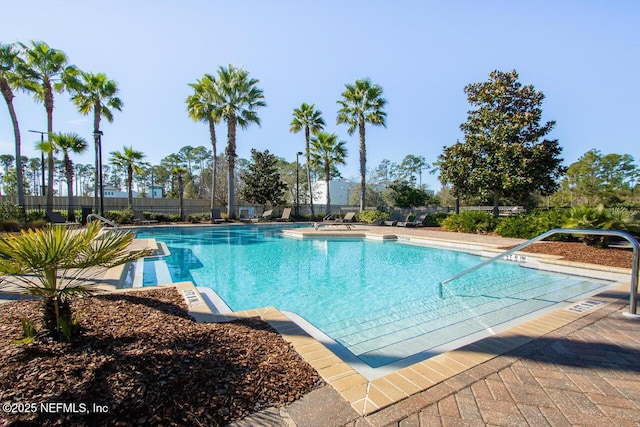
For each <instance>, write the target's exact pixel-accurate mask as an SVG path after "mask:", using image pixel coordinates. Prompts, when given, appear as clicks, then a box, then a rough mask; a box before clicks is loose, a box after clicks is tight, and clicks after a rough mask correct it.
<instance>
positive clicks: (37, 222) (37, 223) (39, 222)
mask: <svg viewBox="0 0 640 427" xmlns="http://www.w3.org/2000/svg"><path fill="white" fill-rule="evenodd" d="M48 224H49V223H48V222H47V220H46V219H42V218H39V219H34V220H31V221H27V224H26V227H25V228H27V229H29V228H30V229H32V230H36V229H38V228H44V227H46V226H47V225H48Z"/></svg>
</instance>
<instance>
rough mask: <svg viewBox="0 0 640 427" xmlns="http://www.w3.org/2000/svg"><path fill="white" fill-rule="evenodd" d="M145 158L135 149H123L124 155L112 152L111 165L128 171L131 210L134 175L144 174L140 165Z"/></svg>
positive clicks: (130, 207)
mask: <svg viewBox="0 0 640 427" xmlns="http://www.w3.org/2000/svg"><path fill="white" fill-rule="evenodd" d="M143 158H144V154H143V153H142V152H141V151H136V150H134V149H133V147H123V149H122V153H121V152H119V151H114V152H111V160H110V161H111V163H112V164H113V165H115V166H117V167H120V168H122V169H123V170H126V171H127V194H128V198H129V209H132V208H133V173H134V172H135V173H142V168H141V167H140V165H139V163H140V161H141V160H142V159H143Z"/></svg>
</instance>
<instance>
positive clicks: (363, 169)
mask: <svg viewBox="0 0 640 427" xmlns="http://www.w3.org/2000/svg"><path fill="white" fill-rule="evenodd" d="M358 130H359V132H360V212H362V211H364V207H365V194H366V187H365V183H366V173H367V147H366V145H365V142H364V116H363V115H360V116H359V117H358Z"/></svg>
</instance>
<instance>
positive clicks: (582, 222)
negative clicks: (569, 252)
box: [563, 205, 640, 247]
mask: <svg viewBox="0 0 640 427" xmlns="http://www.w3.org/2000/svg"><path fill="white" fill-rule="evenodd" d="M639 218H640V215H639V214H638V212H636V211H632V210H629V209H627V208H611V209H607V208H605V207H604V206H603V205H599V206H597V207H589V206H576V207H573V208H571V210H570V211H569V214H568V216H567V218H566V220H565V222H564V224H563V226H564V227H566V228H591V229H596V230H620V231H627V232H630V233H638V231H639V229H640V222H639ZM580 238H581V240H582V241H583V242H584V243H586V244H587V245H590V246H602V247H607V246H608V242H609V236H590V235H584V236H581V237H580Z"/></svg>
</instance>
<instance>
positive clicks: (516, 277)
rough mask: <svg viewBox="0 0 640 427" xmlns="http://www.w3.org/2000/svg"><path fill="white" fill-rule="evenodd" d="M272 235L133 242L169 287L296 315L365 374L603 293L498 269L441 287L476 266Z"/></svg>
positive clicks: (183, 231) (581, 283)
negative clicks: (154, 246) (151, 249)
mask: <svg viewBox="0 0 640 427" xmlns="http://www.w3.org/2000/svg"><path fill="white" fill-rule="evenodd" d="M281 230H282V227H281V226H268V225H266V226H263V225H260V226H245V227H237V226H236V227H207V228H186V227H185V228H180V227H175V228H170V229H166V228H156V229H147V230H140V231H139V232H138V237H139V238H155V239H156V240H157V241H160V242H164V243H166V245H167V246H168V249H169V250H170V252H171V256H170V257H167V258H166V264H167V266H168V271H169V273H170V276H171V280H172V281H174V282H178V281H187V280H188V281H192V282H194V283H195V284H196V286H204V287H210V288H212V289H214V290H215V292H216V293H217V294H218V295H219V296H220V297H221V298H222V299H223V300H224V301H225V302H226V303H227V304H228V305H229V307H231V309H232V310H234V311H240V310H245V309H251V308H258V307H266V306H274V307H276V308H278V309H280V310H285V311H291V312H295V313H297V314H298V315H300V316H302V317H303V318H305V319H306V320H307V321H309V322H311V323H312V324H313V325H314V326H316V327H317V328H319V329H320V330H322V331H323V332H324V333H326V334H327V335H329V336H330V337H331V338H333V339H334V340H335V341H337V342H338V343H340V344H341V345H342V346H344V347H346V348H347V349H348V350H349V351H350V352H351V353H353V354H354V355H356V356H357V357H358V358H359V359H360V360H362V361H364V362H365V363H366V364H367V365H369V366H371V367H379V366H383V365H387V364H389V363H393V362H397V361H399V360H401V359H404V358H407V357H409V356H413V355H416V354H419V353H422V354H424V355H427V356H428V354H429V353H430V352H432V353H434V354H435V352H436V351H437V349H438V348H441V347H443V346H446V345H447V344H449V343H451V342H453V341H456V340H457V339H459V338H462V337H465V336H470V335H473V334H475V333H478V332H482V331H487V330H491V329H492V328H495V327H499V326H500V325H503V324H505V323H506V322H509V321H511V320H512V319H514V318H517V317H521V316H527V315H529V314H531V313H533V312H537V311H539V310H544V309H549V308H551V307H556V306H558V304H565V305H566V304H568V303H570V302H574V301H578V300H579V299H582V298H584V297H585V296H588V295H592V294H593V293H595V292H597V291H598V290H601V289H603V288H605V287H607V286H609V285H611V282H608V281H600V280H594V279H586V278H583V277H577V276H566V275H559V274H553V273H547V272H542V271H538V270H532V269H528V268H522V267H520V266H518V265H517V264H516V263H513V262H499V263H493V264H490V265H488V266H486V267H484V268H482V269H479V270H477V271H476V272H474V273H473V274H471V275H468V276H465V277H463V278H461V279H458V280H455V281H453V282H450V283H448V284H447V285H446V286H444V287H442V286H441V285H440V282H441V281H442V280H444V279H446V278H448V277H450V276H452V275H454V274H456V273H458V272H460V271H462V270H464V269H466V268H468V267H471V266H473V265H476V264H478V263H480V262H481V261H482V260H483V259H482V258H480V257H477V256H473V255H469V254H466V253H462V252H455V251H445V250H440V249H433V248H427V247H420V246H413V245H407V244H402V243H397V242H372V241H367V240H364V239H353V240H347V239H334V240H332V239H305V240H299V239H291V238H286V237H283V235H282V234H281V232H280V231H281ZM149 265H151V264H149ZM148 270H149V271H148ZM153 271H154V269H153V268H145V281H146V284H150V285H151V284H156V283H157V277H155V274H156V273H154V272H153Z"/></svg>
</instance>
